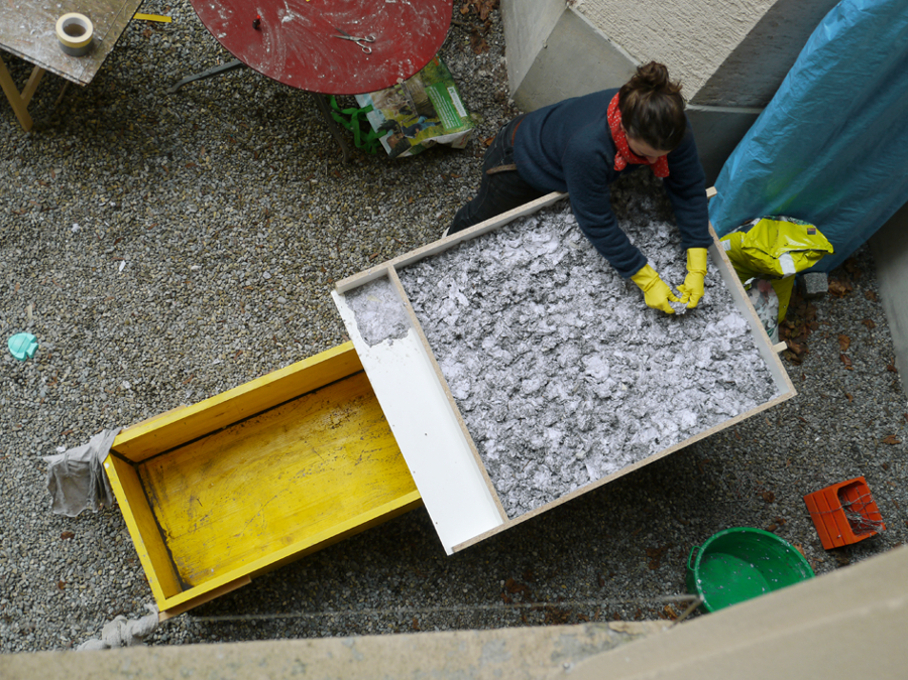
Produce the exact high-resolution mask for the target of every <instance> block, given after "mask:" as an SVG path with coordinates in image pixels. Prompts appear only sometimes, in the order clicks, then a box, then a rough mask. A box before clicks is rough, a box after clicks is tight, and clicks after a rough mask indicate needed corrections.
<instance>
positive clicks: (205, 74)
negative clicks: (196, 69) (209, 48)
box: [167, 59, 245, 94]
mask: <svg viewBox="0 0 908 680" xmlns="http://www.w3.org/2000/svg"><path fill="white" fill-rule="evenodd" d="M240 66H245V64H244V63H243V62H241V61H239V60H238V59H234V60H233V61H228V62H227V63H226V64H221V65H220V66H215V67H214V68H210V69H208V70H207V71H202V72H201V73H196V74H195V75H194V76H188V77H186V78H183V80H181V81H180V82H178V83H177V84H176V85H174V86H173V87H171V88H170V89H169V90H167V94H173V93H174V92H176V91H177V90H179V89H180V88H181V87H183V85H186V84H187V83H191V82H193V81H195V80H204V79H205V78H211V77H212V76H216V75H219V74H221V73H223V72H224V71H232V70H233V69H235V68H239V67H240Z"/></svg>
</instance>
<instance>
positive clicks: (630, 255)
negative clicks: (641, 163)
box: [564, 133, 646, 278]
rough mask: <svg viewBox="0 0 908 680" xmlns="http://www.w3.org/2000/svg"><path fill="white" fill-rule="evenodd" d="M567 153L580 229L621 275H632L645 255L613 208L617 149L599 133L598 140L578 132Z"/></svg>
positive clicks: (567, 172)
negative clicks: (611, 194)
mask: <svg viewBox="0 0 908 680" xmlns="http://www.w3.org/2000/svg"><path fill="white" fill-rule="evenodd" d="M567 153H570V154H571V158H570V162H565V163H564V168H565V181H566V183H567V191H568V194H569V195H570V199H571V210H572V211H573V213H574V217H576V218H577V224H578V225H579V227H580V230H581V231H582V232H583V233H584V235H585V236H586V237H587V238H588V239H589V240H590V243H592V244H593V246H594V247H595V248H596V250H597V251H599V253H600V254H601V255H602V257H604V258H605V259H606V260H608V263H609V264H610V265H612V267H614V268H615V270H616V271H617V272H618V273H619V274H620V275H621V276H623V277H624V278H629V277H631V276H633V275H634V274H636V273H637V272H638V271H640V269H641V268H642V267H643V266H644V265H646V256H645V255H643V253H641V252H640V250H639V249H638V248H637V247H636V246H635V245H633V244H632V243H631V242H630V240H629V239H628V238H627V234H625V233H624V230H622V229H621V227H619V226H618V219H617V218H616V217H615V213H614V211H613V210H612V204H611V200H610V192H609V185H610V184H611V183H612V182H614V181H615V180H616V179H617V178H618V174H619V173H618V172H617V171H616V170H615V169H614V151H613V150H611V149H610V148H609V147H608V146H607V145H605V144H603V141H602V137H601V133H600V136H599V139H598V140H595V139H585V136H584V135H582V134H579V135H577V136H576V137H575V138H574V139H573V140H572V141H571V144H570V145H569V147H568V151H567ZM566 160H567V159H566Z"/></svg>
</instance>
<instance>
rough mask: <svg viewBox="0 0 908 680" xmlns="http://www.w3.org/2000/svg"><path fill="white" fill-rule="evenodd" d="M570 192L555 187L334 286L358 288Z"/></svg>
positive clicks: (345, 290) (535, 209)
mask: <svg viewBox="0 0 908 680" xmlns="http://www.w3.org/2000/svg"><path fill="white" fill-rule="evenodd" d="M566 197H567V194H565V193H562V192H558V191H554V192H552V193H550V194H546V195H545V196H542V197H540V198H537V199H536V200H535V201H530V202H529V203H525V204H524V205H521V206H518V207H516V208H514V209H513V210H509V211H507V212H505V213H501V214H500V215H497V216H495V217H492V218H489V219H487V220H486V221H485V222H480V223H479V224H476V225H473V226H472V227H470V228H469V229H464V230H463V231H458V232H457V233H456V234H451V235H450V236H447V237H445V238H443V239H441V240H439V241H435V242H433V243H430V244H428V245H426V246H423V247H422V248H417V249H416V250H413V251H410V252H409V253H404V254H403V255H400V256H398V257H395V258H394V259H392V260H388V261H387V262H383V263H382V264H380V265H377V266H375V267H372V268H371V269H366V270H365V271H363V272H360V273H359V274H354V275H353V276H349V277H347V278H346V279H341V280H340V281H338V282H337V283H336V284H335V286H334V289H335V290H336V291H337V292H338V293H341V294H343V293H346V292H347V291H350V290H352V289H354V288H359V287H360V286H362V285H364V284H366V283H369V282H370V281H374V280H375V279H378V278H381V277H382V276H385V275H386V273H387V270H388V269H389V268H394V269H401V268H403V267H406V266H407V265H411V264H413V263H414V262H419V261H420V260H423V259H425V258H427V257H431V256H432V255H437V254H438V253H440V252H443V251H445V250H448V249H449V248H452V247H453V246H456V245H457V244H459V243H461V242H463V241H469V240H470V239H474V238H477V237H479V236H482V235H483V234H486V233H488V232H490V231H493V230H495V229H498V228H499V227H502V226H504V225H505V224H507V223H508V222H513V221H514V220H516V219H518V218H520V217H525V216H526V215H530V214H532V213H534V212H537V211H538V210H541V209H542V208H545V207H548V206H550V205H552V204H553V203H557V202H558V201H560V200H561V199H562V198H566Z"/></svg>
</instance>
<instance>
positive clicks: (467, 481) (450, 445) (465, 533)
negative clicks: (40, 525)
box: [332, 192, 796, 554]
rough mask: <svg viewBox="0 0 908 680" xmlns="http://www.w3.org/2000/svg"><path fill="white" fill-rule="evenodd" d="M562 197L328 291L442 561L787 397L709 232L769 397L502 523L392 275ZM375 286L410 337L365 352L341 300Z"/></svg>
mask: <svg viewBox="0 0 908 680" xmlns="http://www.w3.org/2000/svg"><path fill="white" fill-rule="evenodd" d="M566 196H567V194H564V193H559V192H554V193H551V194H548V195H546V196H543V197H541V198H539V199H537V200H535V201H532V202H531V203H527V204H526V205H523V206H520V207H518V208H515V209H514V210H511V211H509V212H506V213H504V214H502V215H499V216H497V217H495V218H492V219H490V220H487V221H485V222H483V223H481V224H477V225H475V226H474V227H471V228H470V229H467V230H464V231H462V232H458V233H457V234H454V235H452V236H449V237H447V238H444V239H442V240H440V241H437V242H435V243H432V244H429V245H427V246H424V247H422V248H419V249H417V250H414V251H412V252H410V253H406V254H404V255H401V256H399V257H397V258H394V259H392V260H389V261H387V262H385V263H383V264H380V265H378V266H376V267H373V268H371V269H368V270H366V271H364V272H361V273H359V274H357V275H355V276H352V277H349V278H346V279H343V280H341V281H339V282H338V283H337V284H336V285H335V290H334V291H333V292H332V296H333V298H334V300H335V304H337V307H338V310H339V311H340V313H341V316H342V317H343V319H344V323H345V324H346V326H347V330H348V332H349V333H350V337H351V339H352V341H353V344H354V346H355V347H356V350H357V352H358V354H359V356H360V359H361V360H362V362H363V365H364V367H365V369H366V373H367V374H368V376H369V379H370V381H371V382H372V384H373V387H374V389H375V392H376V395H377V396H378V399H379V402H380V403H381V406H382V410H383V411H384V412H385V415H386V417H387V418H388V423H389V425H390V426H391V430H392V431H393V432H394V435H395V437H396V438H397V441H398V443H399V445H400V447H401V451H402V453H403V455H404V458H406V460H407V463H408V465H409V466H410V471H411V473H412V475H413V478H414V480H415V481H416V485H417V487H418V488H419V490H420V493H421V495H422V498H423V502H424V504H425V506H426V508H427V510H428V511H429V514H430V516H431V517H432V520H433V523H434V524H435V528H436V531H437V532H438V535H439V538H440V539H441V541H442V544H443V545H444V548H445V550H446V552H447V553H448V554H451V553H454V552H457V551H459V550H463V549H464V548H467V547H469V546H471V545H474V544H475V543H477V542H479V541H481V540H483V539H485V538H488V537H489V536H492V535H495V534H497V533H499V532H501V531H504V530H506V529H509V528H511V527H512V526H514V525H516V524H519V523H520V522H524V521H526V520H528V519H530V518H532V517H535V516H537V515H539V514H540V513H542V512H545V511H547V510H550V509H552V508H553V507H555V506H557V505H560V504H562V503H564V502H567V501H569V500H571V499H573V498H576V497H577V496H579V495H581V494H583V493H587V492H588V491H590V490H592V489H595V488H598V487H600V486H602V485H604V484H608V483H609V482H611V481H614V480H615V479H617V478H618V477H621V476H623V475H626V474H628V473H630V472H633V471H634V470H637V469H639V468H640V467H642V466H644V465H648V464H649V463H652V462H654V461H656V460H658V459H660V458H663V457H665V456H667V455H669V454H671V453H673V452H675V451H677V450H679V449H681V448H684V447H685V446H688V445H689V444H692V443H693V442H696V441H699V440H701V439H704V438H706V437H709V436H711V435H713V434H715V433H716V432H719V431H721V430H723V429H725V428H728V427H730V426H732V425H734V424H735V423H738V422H740V421H742V420H744V419H746V418H749V417H751V416H754V415H756V414H757V413H760V412H762V411H765V410H767V409H769V408H772V407H773V406H776V405H777V404H779V403H781V402H783V401H785V400H787V399H790V398H791V397H793V396H794V395H795V394H796V391H795V388H794V386H793V384H792V383H791V380H790V379H789V377H788V374H787V373H786V371H785V368H784V366H783V365H782V362H781V360H780V359H779V356H778V351H780V350H781V349H784V344H780V345H777V346H773V344H772V342H771V340H770V339H769V336H768V335H767V334H766V331H765V330H764V328H763V324H762V323H761V321H760V319H759V318H758V316H757V314H756V312H755V310H754V308H753V305H752V304H751V302H750V300H749V298H748V296H747V293H746V292H745V290H744V288H743V286H742V285H741V283H740V281H739V280H738V277H737V275H736V274H735V272H734V269H733V268H732V265H731V263H730V261H729V260H728V257H727V256H726V254H725V251H724V249H723V248H721V247H719V246H718V245H717V244H718V239H717V238H716V234H715V232H714V231H713V230H712V227H711V226H710V232H711V234H712V236H713V240H714V244H713V245H712V246H710V248H709V252H710V256H711V261H712V262H713V263H714V264H715V265H716V268H717V270H718V272H719V274H720V276H721V277H722V279H723V281H724V283H725V286H726V287H727V289H728V290H729V291H730V293H731V295H732V298H733V300H734V302H735V305H736V306H737V308H738V310H739V311H740V312H741V313H742V314H743V316H744V318H745V320H746V321H747V322H748V324H749V326H750V329H751V331H752V333H753V336H754V338H755V341H756V344H757V348H758V350H759V352H760V355H761V356H762V358H763V360H764V361H765V363H766V366H767V368H768V369H769V372H770V374H771V376H772V379H773V381H774V383H775V385H776V388H777V390H778V393H779V396H777V397H775V398H773V399H771V400H770V401H768V402H765V403H764V404H761V405H760V406H758V407H756V408H753V409H750V410H749V411H746V412H745V413H742V414H740V415H738V416H736V417H734V418H730V419H728V420H726V421H724V422H723V423H721V424H719V425H716V426H713V427H712V428H709V429H708V430H705V431H704V432H701V433H700V434H698V435H696V436H694V437H690V438H688V439H686V440H685V441H683V442H680V443H678V444H675V445H673V446H670V447H668V448H666V449H663V450H662V451H659V452H657V453H655V454H652V455H650V456H648V457H647V458H645V459H643V460H641V461H638V462H637V463H634V464H631V465H628V466H626V467H624V468H622V469H621V470H619V471H617V472H615V473H613V474H610V475H607V476H605V477H602V478H601V479H599V480H597V481H595V482H590V483H589V484H587V485H585V486H583V487H581V488H579V489H577V490H575V491H573V492H570V493H568V494H565V495H563V496H561V497H560V498H558V499H557V500H554V501H551V502H549V503H546V504H544V505H542V506H540V507H538V508H536V509H535V510H533V511H530V512H528V513H525V514H523V515H521V516H519V517H516V518H513V519H510V518H508V517H507V514H506V513H505V510H504V508H503V507H502V504H501V502H500V500H499V498H498V495H497V493H496V491H495V489H494V488H493V486H492V483H491V480H490V478H489V475H488V473H487V472H486V470H485V466H484V465H483V462H482V460H481V459H480V456H479V453H478V451H477V448H476V446H475V444H474V443H473V440H472V438H471V436H470V433H469V431H468V430H467V428H466V425H465V424H464V420H463V417H462V416H461V414H460V412H459V410H458V408H457V405H456V403H455V402H454V398H453V397H452V395H451V390H450V388H449V387H448V385H447V382H446V381H445V378H444V376H443V375H442V372H441V369H440V368H439V366H438V362H437V361H436V359H435V356H434V354H433V352H432V349H431V347H430V346H429V343H428V341H427V340H426V337H425V334H424V332H423V330H422V328H421V326H420V323H419V321H418V319H417V318H416V315H415V313H414V311H413V308H412V306H411V305H410V302H409V300H408V298H407V295H406V292H405V291H404V288H403V286H402V285H401V283H400V280H399V278H398V276H397V271H398V269H401V268H404V267H406V266H408V265H411V264H413V263H415V262H418V261H419V260H422V259H424V258H427V257H430V256H432V255H436V254H438V253H441V252H443V251H445V250H447V249H449V248H451V247H453V246H456V245H458V244H459V243H461V242H463V241H466V240H469V239H474V238H479V237H481V236H482V235H483V234H486V233H488V232H490V231H493V230H495V229H499V228H500V227H502V226H504V225H506V224H508V223H510V222H512V221H514V220H515V219H518V218H520V217H524V216H526V215H530V214H532V213H534V212H537V211H539V210H541V209H543V208H546V207H548V206H550V205H552V204H554V203H556V202H558V201H560V200H562V199H564V198H566ZM379 278H387V279H388V281H389V282H390V283H391V285H392V286H393V287H394V288H395V289H396V290H397V292H398V294H399V296H400V299H401V301H402V302H403V304H404V307H405V308H406V311H407V314H408V316H409V320H410V324H411V331H412V332H408V333H407V335H406V337H404V338H395V339H394V341H393V342H391V343H388V342H382V343H377V344H373V345H371V346H370V344H369V343H368V342H366V341H365V340H364V339H363V337H362V336H361V335H360V333H359V330H358V328H357V323H356V319H355V314H354V312H353V310H352V309H351V308H350V307H349V306H348V305H347V302H346V297H345V296H346V294H347V293H350V292H351V291H354V290H355V289H357V288H359V287H361V286H363V285H365V284H367V283H370V282H372V281H375V280H376V279H379Z"/></svg>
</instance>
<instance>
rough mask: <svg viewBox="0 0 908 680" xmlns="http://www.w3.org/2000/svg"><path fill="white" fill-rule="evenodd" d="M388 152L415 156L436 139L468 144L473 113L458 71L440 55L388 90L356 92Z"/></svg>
mask: <svg viewBox="0 0 908 680" xmlns="http://www.w3.org/2000/svg"><path fill="white" fill-rule="evenodd" d="M356 102H357V104H359V105H360V106H362V107H363V108H364V109H368V113H366V118H367V119H368V120H369V123H370V124H371V125H372V128H373V129H374V130H375V131H376V132H377V133H379V134H380V135H381V138H380V141H381V144H382V146H383V147H384V148H385V151H387V152H388V156H390V157H391V158H398V157H404V156H413V155H415V154H418V153H420V152H421V151H424V150H425V149H428V148H429V147H431V146H434V145H435V144H447V145H448V146H450V147H452V148H454V149H462V148H463V147H465V146H466V144H467V141H469V139H470V136H471V135H472V134H473V127H474V125H473V119H472V117H471V116H470V113H469V112H468V111H467V109H466V107H465V106H464V103H463V100H462V99H461V97H460V91H459V90H458V89H457V85H456V84H455V82H454V77H453V76H452V75H451V72H450V71H449V70H448V67H447V66H445V63H444V62H443V61H442V60H441V59H439V58H438V57H435V58H433V59H432V61H430V62H429V63H428V64H426V65H425V66H424V67H423V68H422V70H421V71H419V73H417V74H416V75H414V76H412V77H410V78H408V79H407V80H404V81H403V82H401V83H399V84H397V85H393V86H392V87H389V88H387V89H385V90H379V91H378V92H372V93H370V94H358V95H356Z"/></svg>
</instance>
